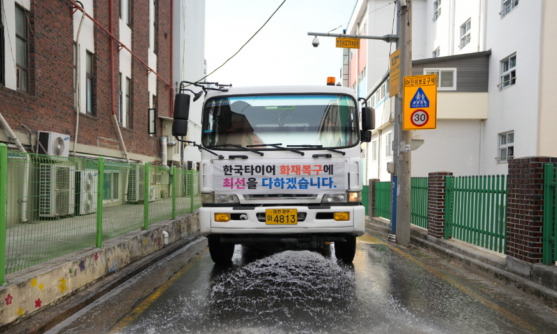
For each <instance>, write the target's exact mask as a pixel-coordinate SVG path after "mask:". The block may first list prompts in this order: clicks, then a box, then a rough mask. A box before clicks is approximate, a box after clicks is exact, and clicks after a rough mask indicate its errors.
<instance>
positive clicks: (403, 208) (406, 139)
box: [393, 0, 412, 245]
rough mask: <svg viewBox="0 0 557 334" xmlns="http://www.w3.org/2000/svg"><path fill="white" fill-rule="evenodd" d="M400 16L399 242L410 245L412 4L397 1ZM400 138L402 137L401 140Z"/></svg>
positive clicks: (395, 154) (396, 153)
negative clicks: (407, 96)
mask: <svg viewBox="0 0 557 334" xmlns="http://www.w3.org/2000/svg"><path fill="white" fill-rule="evenodd" d="M397 7H398V8H397V9H398V13H399V14H398V15H399V36H400V39H399V41H398V44H399V48H400V79H399V80H400V85H399V87H400V90H401V92H400V93H399V94H398V96H397V102H398V103H396V105H395V131H396V132H397V133H396V134H395V150H394V152H393V157H394V160H395V161H394V162H395V176H396V180H397V183H396V185H397V186H396V188H395V189H393V191H396V196H395V197H396V212H394V214H395V215H396V242H397V243H398V244H400V245H408V244H410V188H411V167H412V164H411V162H412V149H411V144H412V132H411V131H409V130H406V131H405V130H403V129H402V110H403V105H402V101H401V99H402V96H403V93H402V92H403V87H404V77H405V76H409V75H411V74H412V0H399V1H397ZM397 134H398V136H397Z"/></svg>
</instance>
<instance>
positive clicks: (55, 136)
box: [37, 131, 70, 157]
mask: <svg viewBox="0 0 557 334" xmlns="http://www.w3.org/2000/svg"><path fill="white" fill-rule="evenodd" d="M37 146H38V152H39V153H40V154H47V155H52V156H57V157H67V156H68V153H69V152H70V136H69V135H65V134H61V133H56V132H51V131H39V134H38V137H37Z"/></svg>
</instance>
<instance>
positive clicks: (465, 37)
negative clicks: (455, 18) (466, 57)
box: [460, 19, 472, 49]
mask: <svg viewBox="0 0 557 334" xmlns="http://www.w3.org/2000/svg"><path fill="white" fill-rule="evenodd" d="M471 26H472V22H471V20H470V19H468V20H466V22H464V23H463V24H462V25H461V26H460V48H461V49H462V48H464V47H465V46H466V45H468V43H470V27H471Z"/></svg>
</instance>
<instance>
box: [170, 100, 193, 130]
mask: <svg viewBox="0 0 557 334" xmlns="http://www.w3.org/2000/svg"><path fill="white" fill-rule="evenodd" d="M190 99H191V97H190V96H189V95H188V94H182V93H178V94H176V98H175V100H174V121H173V122H172V135H173V136H175V137H179V136H185V135H186V134H187V133H188V118H189V115H190Z"/></svg>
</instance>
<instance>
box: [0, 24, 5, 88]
mask: <svg viewBox="0 0 557 334" xmlns="http://www.w3.org/2000/svg"><path fill="white" fill-rule="evenodd" d="M2 17H3V16H2V15H0V85H5V84H6V81H5V79H4V76H5V74H4V73H5V72H4V68H5V66H6V65H5V62H6V58H5V52H4V21H2V20H3V18H2Z"/></svg>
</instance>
